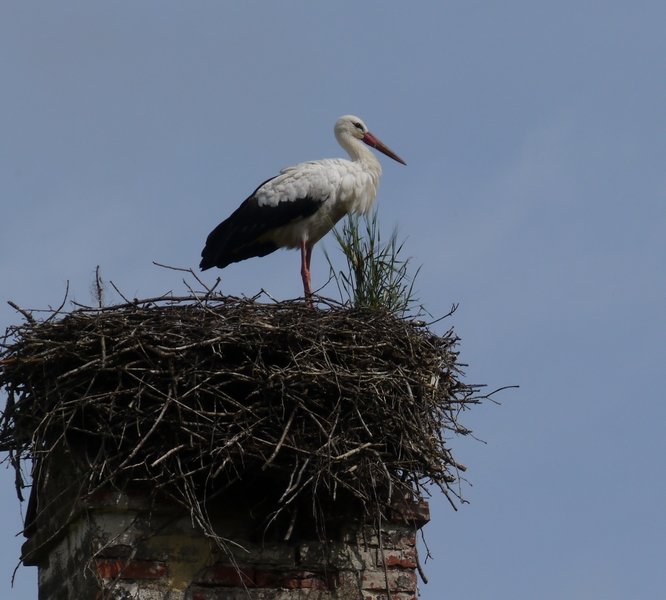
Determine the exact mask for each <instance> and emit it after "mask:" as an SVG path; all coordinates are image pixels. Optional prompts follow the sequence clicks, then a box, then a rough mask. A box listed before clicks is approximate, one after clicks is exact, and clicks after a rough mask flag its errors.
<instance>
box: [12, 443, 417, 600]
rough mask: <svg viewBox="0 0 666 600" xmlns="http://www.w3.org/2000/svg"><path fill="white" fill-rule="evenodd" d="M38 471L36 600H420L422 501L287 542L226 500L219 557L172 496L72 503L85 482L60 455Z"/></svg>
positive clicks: (26, 552) (120, 495) (33, 510)
mask: <svg viewBox="0 0 666 600" xmlns="http://www.w3.org/2000/svg"><path fill="white" fill-rule="evenodd" d="M41 469H42V472H41V476H42V481H44V482H45V484H44V486H43V487H42V489H41V490H38V489H36V488H33V493H32V495H31V499H30V507H29V511H28V519H29V520H30V519H32V521H31V522H29V524H28V526H27V527H26V535H27V537H28V540H27V541H26V543H25V544H24V547H23V562H24V563H25V564H26V565H34V566H37V567H38V569H39V600H72V599H75V598H76V599H77V600H78V599H80V600H88V599H90V600H101V599H105V600H106V599H109V600H110V599H114V600H115V599H118V600H121V599H122V600H129V599H133V600H134V599H136V600H158V599H160V600H162V599H164V600H167V599H168V600H246V599H254V600H296V599H297V598H299V599H300V598H312V599H317V600H328V599H330V600H333V599H336V600H338V599H339V600H348V599H349V600H351V599H354V600H385V599H388V598H392V599H393V600H413V599H415V598H416V595H417V573H416V571H417V554H416V553H417V551H416V533H417V530H418V529H419V528H421V527H422V526H423V525H424V524H425V523H427V522H428V519H429V517H428V505H427V503H426V502H424V501H421V502H403V503H402V505H401V506H395V508H394V509H392V510H391V511H390V512H391V514H390V516H389V518H388V519H387V520H385V521H384V522H382V523H381V527H379V528H378V527H377V526H376V525H370V524H363V523H362V522H359V521H357V520H354V519H353V518H350V517H351V515H350V514H349V512H347V510H346V509H345V510H343V509H341V510H343V512H344V514H341V513H338V514H336V513H334V512H331V513H329V514H327V515H326V516H325V522H324V523H322V524H320V526H319V527H318V531H319V533H318V534H317V535H308V533H307V530H306V529H303V530H298V529H297V530H295V531H294V532H293V533H292V536H291V539H289V540H284V539H276V538H275V537H267V536H265V535H262V528H258V523H257V521H256V519H255V518H254V517H253V515H252V514H251V511H250V510H248V508H247V503H246V502H243V500H242V498H238V497H235V498H230V499H226V500H220V501H218V502H215V503H214V505H212V506H211V511H212V513H211V516H212V519H211V520H212V522H214V524H215V528H216V531H218V532H220V535H223V536H224V537H225V538H227V539H228V540H229V541H228V542H226V543H223V544H222V545H223V546H225V550H222V549H221V547H220V544H217V543H215V542H214V541H213V540H211V539H210V538H209V537H207V536H206V535H204V534H203V532H202V530H201V529H200V528H199V527H198V526H196V525H194V524H193V518H192V516H191V515H190V514H185V513H184V512H183V510H182V508H181V507H180V506H178V505H176V504H175V503H173V501H169V499H168V498H166V497H164V498H163V499H160V500H156V499H155V496H154V495H152V494H150V493H148V492H146V491H144V492H142V491H140V490H136V491H135V492H127V491H122V492H121V491H112V490H109V491H99V492H97V493H96V494H95V495H94V496H93V497H90V498H88V499H86V500H77V499H76V498H74V499H71V498H67V493H66V492H64V490H65V489H67V488H68V486H66V485H65V484H64V482H71V481H72V478H75V479H74V480H77V479H81V478H83V477H84V476H85V474H84V473H82V472H80V470H77V467H74V463H73V462H72V461H71V460H69V459H68V458H67V457H63V456H62V455H61V456H59V457H57V458H51V459H50V460H49V461H48V463H46V464H44V465H42V466H41ZM70 500H71V501H72V502H74V504H72V502H70ZM322 531H326V532H327V535H326V536H325V537H324V536H322V535H321V532H322ZM231 540H233V541H231Z"/></svg>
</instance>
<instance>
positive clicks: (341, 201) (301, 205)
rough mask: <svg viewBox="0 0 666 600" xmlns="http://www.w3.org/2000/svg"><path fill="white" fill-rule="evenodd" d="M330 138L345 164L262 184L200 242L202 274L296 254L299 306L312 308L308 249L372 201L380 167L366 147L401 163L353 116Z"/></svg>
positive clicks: (311, 165)
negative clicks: (285, 251) (285, 252)
mask: <svg viewBox="0 0 666 600" xmlns="http://www.w3.org/2000/svg"><path fill="white" fill-rule="evenodd" d="M334 131H335V138H336V139H337V141H338V143H339V144H340V145H341V146H342V147H343V148H344V149H345V150H346V151H347V153H348V154H349V157H350V159H351V160H347V159H343V158H327V159H323V160H313V161H308V162H303V163H299V164H297V165H294V166H293V167H287V168H285V169H282V171H280V174H279V175H277V176H275V177H272V178H271V179H268V180H266V181H264V183H262V184H261V185H260V186H259V187H258V188H257V189H256V190H254V192H252V194H250V196H249V197H248V198H247V199H246V200H245V201H244V202H243V203H242V204H241V205H240V206H239V207H238V208H237V209H236V210H235V211H234V212H233V213H232V214H231V216H229V217H228V218H227V219H226V220H224V221H222V223H220V224H219V225H218V226H217V227H216V228H215V229H213V231H212V232H211V233H210V234H209V236H208V238H207V239H206V245H205V247H204V249H203V251H202V252H201V256H202V259H201V263H200V265H199V267H200V268H201V270H202V271H205V270H206V269H210V268H211V267H219V268H221V269H222V268H224V267H226V266H227V265H229V264H231V263H234V262H239V261H241V260H245V259H247V258H252V257H254V256H266V255H267V254H270V253H271V252H274V251H275V250H277V249H278V248H282V247H286V248H300V251H301V278H302V280H303V292H304V294H305V301H306V303H307V304H308V305H309V306H312V287H311V281H310V259H311V258H312V248H313V246H314V245H315V244H316V243H317V242H318V241H319V240H320V239H321V238H322V237H324V235H326V234H327V233H328V232H329V231H330V230H331V229H332V228H333V227H334V226H335V224H336V223H337V222H338V221H339V220H340V219H341V218H342V217H344V216H345V215H347V214H350V213H367V212H368V210H370V207H371V206H372V204H373V203H374V201H375V197H376V196H377V186H378V184H379V176H380V175H381V172H382V167H381V164H380V163H379V160H377V158H376V157H375V155H374V154H373V153H372V152H371V151H370V150H369V149H368V148H367V147H366V145H367V146H371V147H373V148H376V149H377V150H379V151H380V152H382V153H384V154H385V155H386V156H388V157H390V158H392V159H393V160H396V161H398V162H399V163H402V164H403V165H406V164H407V163H405V161H404V160H402V158H400V157H399V156H398V155H397V154H395V153H394V152H393V151H392V150H390V149H389V148H388V147H387V146H386V145H385V144H383V143H382V142H381V141H380V140H379V139H378V138H377V137H375V136H374V135H373V134H372V133H370V132H369V131H368V128H367V127H366V125H365V123H364V122H363V121H362V120H361V119H359V118H358V117H355V116H353V115H345V116H343V117H340V118H339V119H338V120H337V122H336V123H335V129H334Z"/></svg>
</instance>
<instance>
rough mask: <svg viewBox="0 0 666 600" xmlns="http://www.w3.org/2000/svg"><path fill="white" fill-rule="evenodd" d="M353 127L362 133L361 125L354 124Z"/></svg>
mask: <svg viewBox="0 0 666 600" xmlns="http://www.w3.org/2000/svg"><path fill="white" fill-rule="evenodd" d="M354 127H356V129H358V130H359V131H363V125H361V124H360V123H354Z"/></svg>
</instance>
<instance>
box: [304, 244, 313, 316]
mask: <svg viewBox="0 0 666 600" xmlns="http://www.w3.org/2000/svg"><path fill="white" fill-rule="evenodd" d="M311 258H312V246H311V245H310V244H308V243H307V242H306V241H305V240H302V241H301V278H302V279H303V293H304V295H305V303H306V304H307V305H308V306H309V307H310V308H314V304H313V303H312V287H311V285H310V259H311Z"/></svg>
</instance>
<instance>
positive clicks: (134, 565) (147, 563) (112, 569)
mask: <svg viewBox="0 0 666 600" xmlns="http://www.w3.org/2000/svg"><path fill="white" fill-rule="evenodd" d="M95 567H96V569H97V574H98V575H99V576H100V577H101V578H102V579H159V578H160V577H164V576H165V575H166V573H167V567H166V564H165V563H163V562H162V561H159V560H123V559H114V558H97V559H95Z"/></svg>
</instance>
